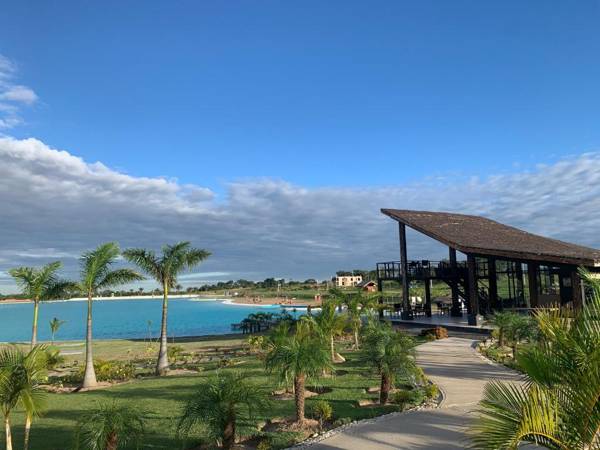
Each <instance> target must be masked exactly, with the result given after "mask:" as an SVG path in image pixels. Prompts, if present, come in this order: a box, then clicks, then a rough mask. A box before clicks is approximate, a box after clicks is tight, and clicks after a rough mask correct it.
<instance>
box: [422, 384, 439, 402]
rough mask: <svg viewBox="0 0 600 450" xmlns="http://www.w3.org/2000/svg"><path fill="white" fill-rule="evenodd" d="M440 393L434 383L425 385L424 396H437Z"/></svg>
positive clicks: (432, 397) (431, 397)
mask: <svg viewBox="0 0 600 450" xmlns="http://www.w3.org/2000/svg"><path fill="white" fill-rule="evenodd" d="M439 394H440V390H439V388H438V387H437V386H436V385H435V384H428V385H427V386H425V396H426V397H427V398H430V399H434V398H437V396H438V395H439Z"/></svg>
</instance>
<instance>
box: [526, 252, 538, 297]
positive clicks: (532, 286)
mask: <svg viewBox="0 0 600 450" xmlns="http://www.w3.org/2000/svg"><path fill="white" fill-rule="evenodd" d="M539 270H540V265H539V264H538V263H535V262H530V263H527V284H528V285H529V305H530V308H537V307H538V306H539V287H538V272H539Z"/></svg>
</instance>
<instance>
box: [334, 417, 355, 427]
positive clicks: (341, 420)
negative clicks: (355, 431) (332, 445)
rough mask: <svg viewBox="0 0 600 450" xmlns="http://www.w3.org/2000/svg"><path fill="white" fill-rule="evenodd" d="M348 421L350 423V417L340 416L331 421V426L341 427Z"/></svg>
mask: <svg viewBox="0 0 600 450" xmlns="http://www.w3.org/2000/svg"><path fill="white" fill-rule="evenodd" d="M349 423H352V419H351V418H350V417H340V418H339V419H336V421H335V422H333V426H334V427H342V426H344V425H348V424H349Z"/></svg>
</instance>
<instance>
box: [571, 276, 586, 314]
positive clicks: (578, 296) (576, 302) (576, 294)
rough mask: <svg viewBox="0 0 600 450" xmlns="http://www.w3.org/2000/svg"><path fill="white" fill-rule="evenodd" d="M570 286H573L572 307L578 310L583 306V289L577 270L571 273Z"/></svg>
mask: <svg viewBox="0 0 600 450" xmlns="http://www.w3.org/2000/svg"><path fill="white" fill-rule="evenodd" d="M571 284H572V285H573V307H574V308H577V309H580V308H581V307H582V306H583V296H584V295H585V294H584V292H585V291H584V289H583V288H582V286H581V284H582V283H581V277H580V276H579V273H578V272H577V269H575V270H573V272H571Z"/></svg>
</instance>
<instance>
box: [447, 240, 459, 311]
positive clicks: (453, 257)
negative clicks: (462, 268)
mask: <svg viewBox="0 0 600 450" xmlns="http://www.w3.org/2000/svg"><path fill="white" fill-rule="evenodd" d="M448 250H449V253H448V255H449V257H450V270H451V272H452V281H451V284H450V289H451V290H452V308H450V315H451V316H452V317H462V307H461V305H460V301H459V300H458V270H457V268H456V249H455V248H452V247H449V248H448Z"/></svg>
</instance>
